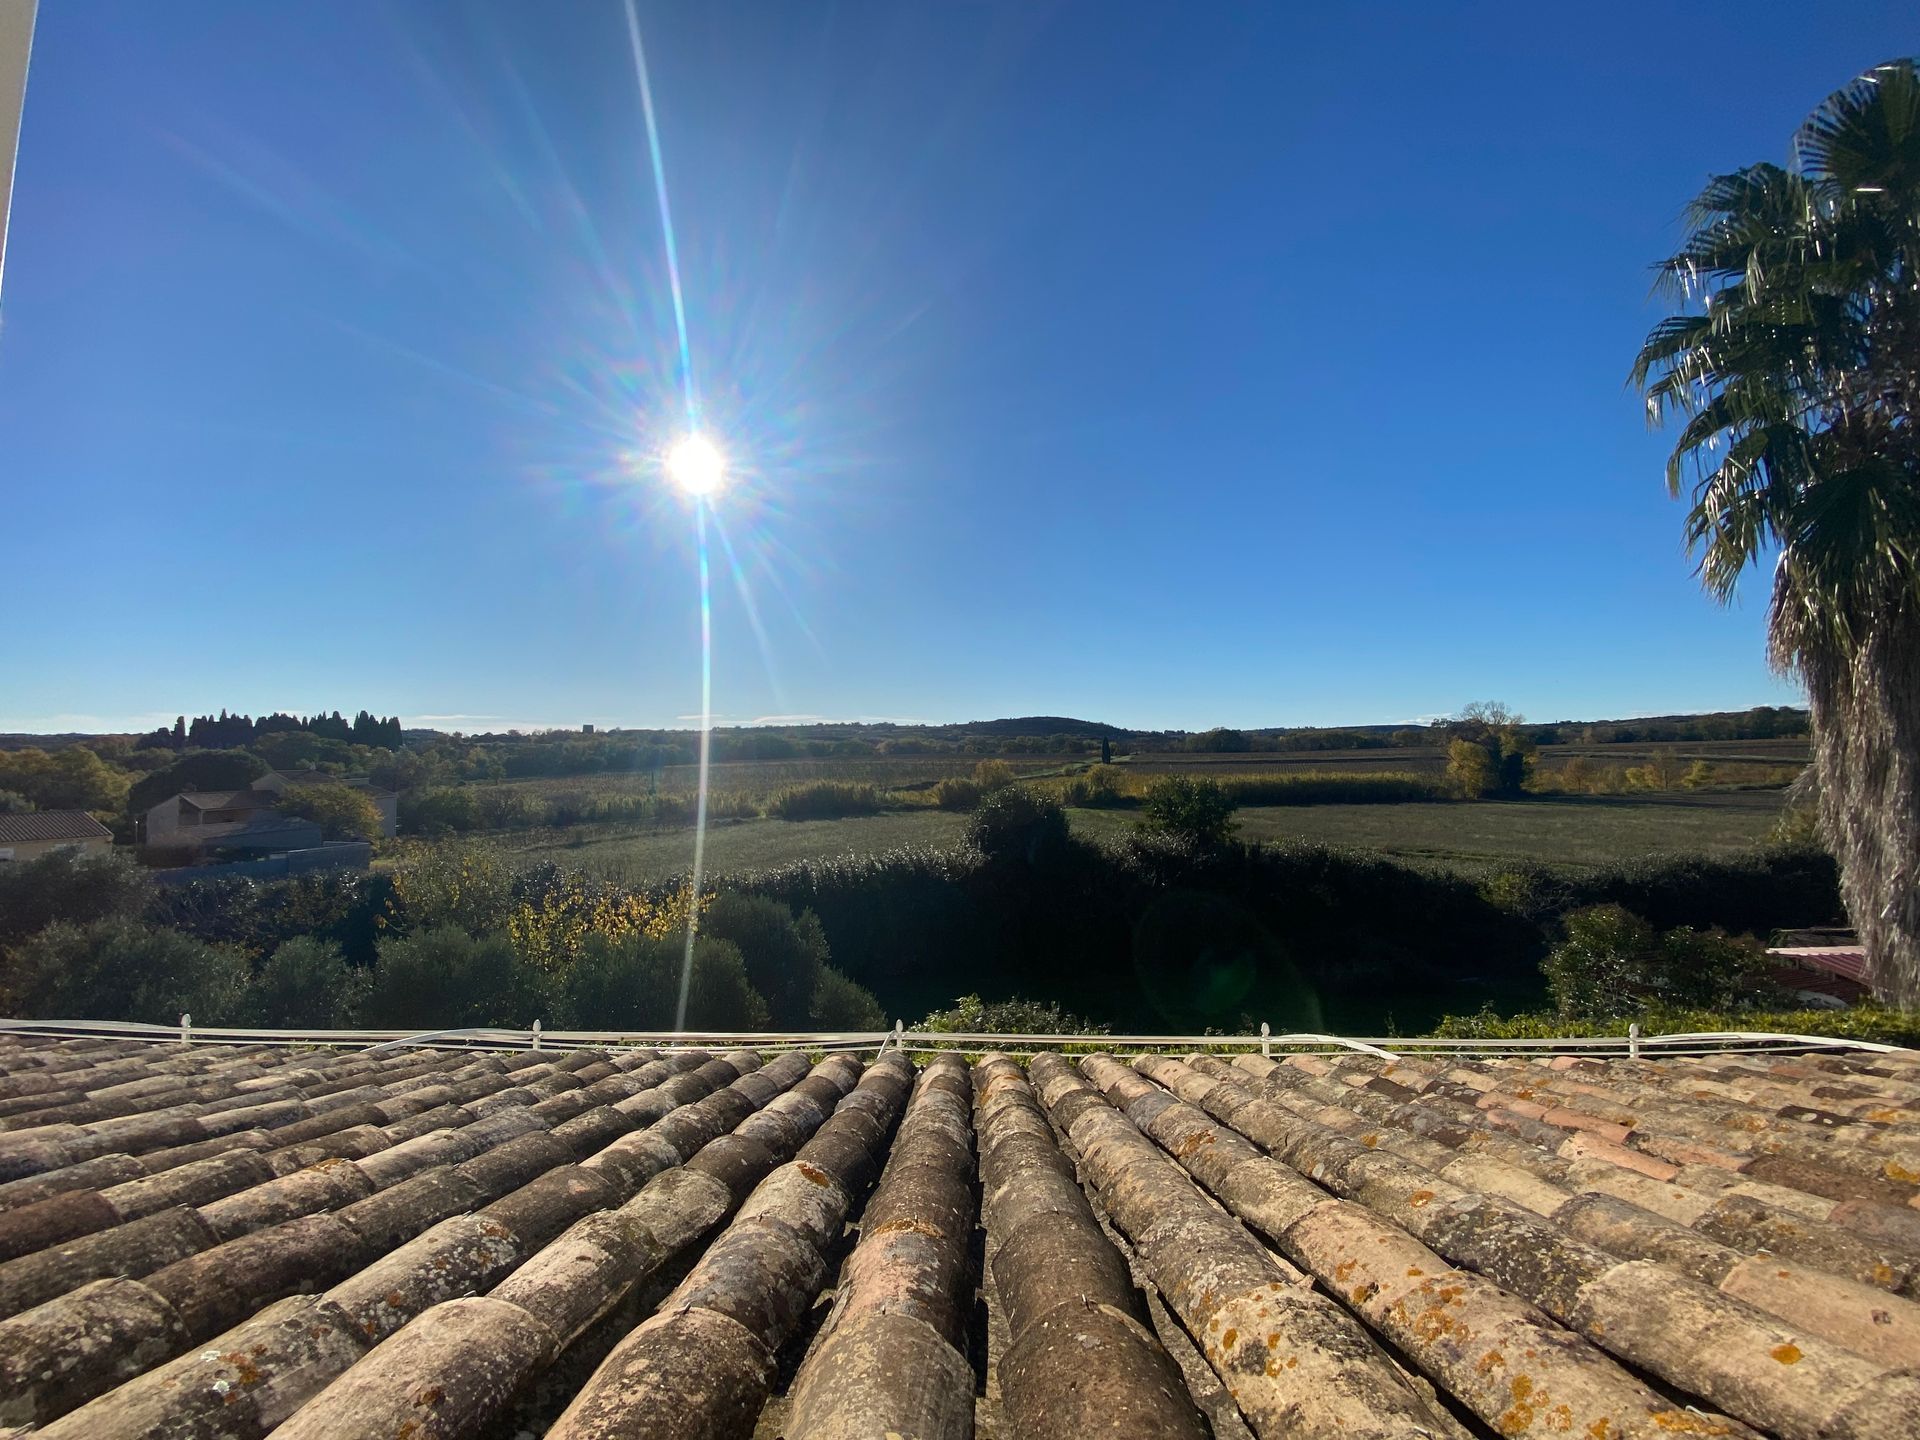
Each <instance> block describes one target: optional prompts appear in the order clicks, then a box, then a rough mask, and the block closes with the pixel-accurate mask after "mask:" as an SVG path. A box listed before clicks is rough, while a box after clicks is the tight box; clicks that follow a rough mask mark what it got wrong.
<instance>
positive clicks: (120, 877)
mask: <svg viewBox="0 0 1920 1440" xmlns="http://www.w3.org/2000/svg"><path fill="white" fill-rule="evenodd" d="M152 892H153V887H152V885H151V883H150V882H149V881H148V879H147V875H146V872H145V871H143V870H141V869H140V868H139V867H138V866H136V865H135V864H133V862H132V861H130V860H128V859H127V858H126V857H125V856H124V855H117V854H114V853H113V852H111V851H100V850H53V851H49V852H48V853H47V854H45V855H38V856H35V857H34V858H33V859H31V860H17V861H14V862H13V863H12V864H9V865H0V954H4V953H5V951H6V949H7V947H8V946H10V945H15V944H18V943H19V942H20V941H22V940H25V939H26V938H27V937H28V936H29V935H32V934H33V933H34V932H35V931H37V930H41V929H44V928H45V927H46V926H48V925H51V924H53V923H55V922H56V921H64V922H66V923H68V924H70V925H87V924H91V923H92V922H93V921H95V920H104V919H107V918H108V917H110V916H132V915H137V914H139V913H140V910H141V907H142V906H144V905H145V904H146V903H147V899H148V897H149V896H150V895H151V894H152ZM101 1018H105V1017H101Z"/></svg>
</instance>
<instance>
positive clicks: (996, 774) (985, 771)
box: [973, 760, 1017, 795]
mask: <svg viewBox="0 0 1920 1440" xmlns="http://www.w3.org/2000/svg"><path fill="white" fill-rule="evenodd" d="M1016 778H1017V777H1016V776H1015V775H1014V773H1013V767H1012V766H1011V765H1009V764H1007V762H1006V761H1004V760H982V761H981V762H980V763H979V764H978V765H976V766H974V767H973V783H974V784H976V785H978V786H979V787H980V791H981V793H982V794H984V795H990V794H992V793H993V792H994V791H995V790H1004V789H1006V788H1007V786H1009V785H1011V784H1013V782H1014V780H1015V779H1016Z"/></svg>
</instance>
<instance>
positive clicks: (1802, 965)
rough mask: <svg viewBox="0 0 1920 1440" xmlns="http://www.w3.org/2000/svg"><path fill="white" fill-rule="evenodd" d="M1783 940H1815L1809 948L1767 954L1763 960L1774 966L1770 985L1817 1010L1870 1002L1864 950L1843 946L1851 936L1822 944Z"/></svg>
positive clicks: (1785, 947)
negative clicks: (1772, 981) (1767, 960)
mask: <svg viewBox="0 0 1920 1440" xmlns="http://www.w3.org/2000/svg"><path fill="white" fill-rule="evenodd" d="M1786 938H1788V939H1796V940H1798V939H1815V940H1816V943H1814V944H1811V945H1805V944H1802V945H1776V946H1774V947H1772V948H1771V949H1769V950H1768V951H1767V957H1768V958H1769V959H1770V960H1772V961H1773V964H1774V973H1773V979H1774V983H1775V984H1777V985H1778V986H1780V988H1781V989H1783V990H1786V991H1788V992H1790V993H1791V994H1792V995H1793V997H1794V998H1795V999H1796V1000H1799V1001H1800V1002H1802V1003H1803V1004H1807V1005H1811V1006H1814V1007H1815V1008H1816V1009H1818V1008H1823V1007H1828V1006H1834V1005H1857V1004H1859V1003H1860V1002H1861V1001H1862V1000H1868V999H1871V998H1872V996H1873V990H1872V987H1871V986H1870V985H1869V984H1868V978H1867V951H1866V947H1865V946H1863V945H1860V944H1858V943H1847V942H1849V941H1852V940H1853V937H1852V936H1851V935H1845V936H1843V937H1834V938H1832V939H1828V940H1826V941H1825V942H1824V943H1819V941H1818V939H1817V937H1815V936H1811V935H1798V936H1789V937H1786Z"/></svg>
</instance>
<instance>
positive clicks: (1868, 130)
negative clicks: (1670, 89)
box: [1633, 59, 1920, 1006]
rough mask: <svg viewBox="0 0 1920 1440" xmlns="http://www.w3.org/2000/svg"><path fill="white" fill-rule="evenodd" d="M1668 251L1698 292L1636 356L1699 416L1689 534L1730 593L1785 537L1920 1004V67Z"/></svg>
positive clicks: (1845, 846)
mask: <svg viewBox="0 0 1920 1440" xmlns="http://www.w3.org/2000/svg"><path fill="white" fill-rule="evenodd" d="M1687 222H1688V226H1689V228H1690V230H1691V231H1692V233H1691V234H1690V235H1689V236H1688V237H1687V240H1686V243H1685V244H1684V245H1682V246H1681V248H1680V250H1679V252H1678V253H1677V254H1675V255H1674V256H1672V257H1671V258H1670V259H1667V260H1664V261H1662V262H1661V263H1660V265H1659V266H1658V267H1657V269H1658V272H1659V275H1660V282H1661V287H1662V289H1663V290H1664V291H1665V292H1666V293H1669V294H1671V295H1673V296H1674V297H1675V298H1676V300H1677V301H1678V305H1677V307H1676V308H1677V309H1678V310H1679V311H1680V313H1678V314H1675V315H1673V316H1671V317H1669V318H1668V319H1665V320H1663V321H1661V322H1660V324H1659V325H1657V326H1655V327H1654V330H1653V332H1652V333H1651V334H1650V335H1649V336H1648V337H1647V340H1646V344H1645V345H1644V346H1642V348H1641V351H1640V356H1639V359H1638V360H1637V361H1636V362H1635V364H1634V367H1633V383H1634V384H1636V385H1638V386H1640V387H1641V388H1642V389H1643V390H1644V392H1645V394H1646V399H1647V413H1648V416H1649V419H1650V420H1652V421H1653V422H1654V423H1656V424H1658V423H1661V422H1663V421H1666V420H1669V419H1674V420H1677V421H1679V422H1682V429H1681V431H1680V434H1679V437H1678V439H1677V441H1676V442H1675V445H1674V449H1673V454H1672V456H1671V457H1670V458H1669V459H1668V462H1667V484H1668V487H1669V488H1670V489H1671V490H1672V492H1673V493H1674V494H1675V495H1678V494H1680V492H1681V490H1682V487H1683V486H1684V485H1686V483H1687V482H1688V481H1689V480H1690V481H1691V482H1692V488H1691V493H1692V500H1693V506H1692V509H1691V510H1690V511H1689V513H1688V516H1687V537H1688V540H1689V542H1690V543H1691V544H1692V546H1693V547H1694V549H1695V550H1696V552H1697V553H1698V554H1699V556H1700V574H1701V578H1702V581H1703V583H1704V584H1705V585H1706V587H1707V589H1708V590H1710V591H1711V592H1713V593H1714V594H1715V595H1717V596H1719V597H1720V598H1721V599H1723V600H1724V599H1727V598H1729V597H1730V596H1731V595H1732V594H1733V592H1734V589H1735V587H1736V585H1737V584H1738V582H1739V580H1740V578H1741V576H1742V575H1743V574H1744V573H1745V572H1746V570H1747V569H1748V568H1749V567H1757V566H1758V565H1759V564H1760V563H1761V562H1762V560H1763V559H1764V558H1766V557H1767V556H1769V555H1771V556H1773V557H1774V574H1773V600H1772V608H1771V611H1770V614H1769V617H1768V624H1769V640H1770V650H1771V658H1772V660H1773V663H1774V665H1775V666H1776V668H1778V669H1779V670H1781V671H1782V672H1785V673H1789V674H1792V675H1795V676H1797V677H1798V678H1799V679H1800V680H1801V681H1802V682H1803V683H1804V684H1805V686H1806V689H1807V696H1808V700H1809V702H1810V705H1811V709H1812V715H1813V735H1814V767H1815V771H1816V777H1817V779H1818V781H1819V793H1820V821H1821V828H1822V831H1823V832H1824V834H1825V835H1826V838H1827V841H1828V843H1829V844H1830V845H1831V846H1832V848H1833V851H1834V854H1835V856H1836V858H1837V859H1838V860H1839V862H1840V866H1841V876H1842V880H1841V891H1842V894H1843V896H1844V898H1845V900H1846V904H1847V909H1848V911H1849V912H1850V913H1851V915H1852V917H1853V921H1854V925H1855V927H1856V928H1857V929H1858V931H1859V933H1860V937H1861V939H1862V941H1863V942H1864V943H1865V945H1866V948H1867V956H1868V960H1869V963H1870V966H1871V969H1872V975H1873V981H1874V988H1875V990H1876V991H1877V993H1879V994H1880V995H1881V996H1882V997H1883V998H1885V999H1887V1000H1890V1001H1892V1002H1895V1003H1898V1004H1901V1005H1906V1006H1920V436H1916V433H1915V429H1914V422H1915V414H1916V401H1917V400H1920V74H1916V69H1915V62H1914V61H1913V60H1911V59H1908V60H1899V61H1895V62H1893V63H1891V64H1887V65H1881V66H1877V67H1876V68H1874V69H1873V70H1870V71H1868V72H1867V73H1866V74H1865V75H1862V76H1861V77H1860V78H1859V79H1857V80H1855V81H1854V82H1853V83H1852V84H1850V85H1848V86H1847V87H1846V88H1845V89H1843V90H1841V91H1839V92H1838V93H1836V94H1835V95H1833V96H1831V97H1830V98H1829V99H1828V100H1827V101H1826V102H1825V103H1824V104H1822V105H1821V106H1820V108H1819V109H1817V110H1815V111H1814V113H1813V114H1812V115H1811V116H1809V117H1808V119H1807V121H1806V123H1805V124H1804V125H1802V126H1801V128H1800V131H1799V133H1798V134H1797V135H1796V136H1795V138H1794V157H1793V164H1792V165H1791V166H1790V167H1789V168H1785V169H1783V168H1781V167H1779V166H1776V165H1768V164H1760V165H1752V166H1749V167H1748V168H1746V169H1744V170H1738V171H1735V172H1734V173H1733V174H1730V175H1718V176H1715V177H1714V178H1713V179H1711V180H1710V181H1709V182H1708V184H1707V187H1706V189H1705V190H1704V191H1702V192H1701V195H1700V198H1699V199H1698V200H1696V201H1695V202H1694V203H1693V206H1692V207H1691V209H1690V211H1689V213H1688V216H1687Z"/></svg>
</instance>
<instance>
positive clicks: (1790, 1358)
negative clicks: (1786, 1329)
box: [1767, 1344, 1800, 1365]
mask: <svg viewBox="0 0 1920 1440" xmlns="http://www.w3.org/2000/svg"><path fill="white" fill-rule="evenodd" d="M1767 1353H1768V1354H1769V1355H1771V1356H1773V1358H1774V1359H1776V1360H1778V1361H1779V1362H1780V1363H1781V1364H1782V1365H1798V1364H1799V1363H1800V1347H1799V1346H1798V1345H1792V1344H1788V1345H1776V1346H1774V1347H1773V1349H1771V1350H1769V1351H1768V1352H1767Z"/></svg>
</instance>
